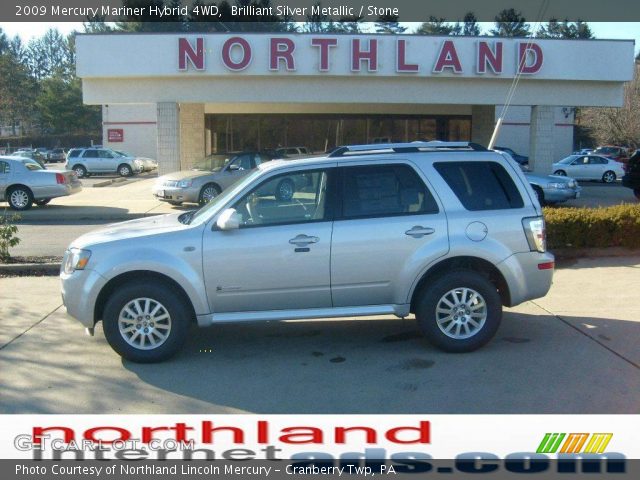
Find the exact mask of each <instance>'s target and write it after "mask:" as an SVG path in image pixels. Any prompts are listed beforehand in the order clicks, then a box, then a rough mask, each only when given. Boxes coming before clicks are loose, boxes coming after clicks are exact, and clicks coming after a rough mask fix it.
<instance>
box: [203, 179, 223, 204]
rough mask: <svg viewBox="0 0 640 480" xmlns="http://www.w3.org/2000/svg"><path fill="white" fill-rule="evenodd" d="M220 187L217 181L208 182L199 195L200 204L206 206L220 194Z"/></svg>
mask: <svg viewBox="0 0 640 480" xmlns="http://www.w3.org/2000/svg"><path fill="white" fill-rule="evenodd" d="M220 192H221V190H220V187H219V186H217V185H216V184H215V183H207V184H206V185H205V186H204V187H202V188H201V189H200V195H198V205H200V206H201V207H203V206H205V205H206V204H207V203H209V202H210V201H211V200H213V199H214V198H216V197H217V196H218V195H220Z"/></svg>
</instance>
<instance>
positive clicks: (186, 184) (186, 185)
mask: <svg viewBox="0 0 640 480" xmlns="http://www.w3.org/2000/svg"><path fill="white" fill-rule="evenodd" d="M192 184H193V180H181V181H179V182H178V187H180V188H189V187H190V186H191V185H192Z"/></svg>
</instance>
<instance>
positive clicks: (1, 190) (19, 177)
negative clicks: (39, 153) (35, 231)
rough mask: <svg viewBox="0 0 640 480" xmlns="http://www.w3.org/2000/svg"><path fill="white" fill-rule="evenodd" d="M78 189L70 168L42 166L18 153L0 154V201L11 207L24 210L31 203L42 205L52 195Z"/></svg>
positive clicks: (65, 193)
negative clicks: (9, 155)
mask: <svg viewBox="0 0 640 480" xmlns="http://www.w3.org/2000/svg"><path fill="white" fill-rule="evenodd" d="M80 190H82V184H81V183H80V180H78V177H77V176H76V174H75V173H74V172H70V171H49V170H45V169H44V168H42V167H41V166H40V164H38V162H36V161H34V160H31V159H29V158H22V157H0V201H5V202H8V203H9V206H10V207H11V208H12V209H14V210H27V209H29V208H31V206H32V205H33V203H35V204H36V205H39V206H43V205H46V204H47V203H49V202H50V201H51V199H52V198H56V197H63V196H66V195H72V194H74V193H78V192H79V191H80Z"/></svg>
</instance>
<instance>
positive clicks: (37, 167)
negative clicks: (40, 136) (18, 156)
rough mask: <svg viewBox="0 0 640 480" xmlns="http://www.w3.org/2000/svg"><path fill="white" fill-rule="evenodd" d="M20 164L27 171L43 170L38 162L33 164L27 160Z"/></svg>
mask: <svg viewBox="0 0 640 480" xmlns="http://www.w3.org/2000/svg"><path fill="white" fill-rule="evenodd" d="M22 163H23V165H24V166H25V167H27V170H44V169H43V168H42V167H41V166H40V164H39V163H38V162H35V161H33V160H31V159H28V158H25V159H24V160H22Z"/></svg>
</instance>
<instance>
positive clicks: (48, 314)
mask: <svg viewBox="0 0 640 480" xmlns="http://www.w3.org/2000/svg"><path fill="white" fill-rule="evenodd" d="M60 307H62V304H60V305H58V306H57V307H56V308H54V309H53V310H51V311H50V312H49V313H47V314H46V315H45V316H44V317H42V318H41V319H40V320H38V321H37V322H36V323H34V324H33V325H31V326H30V327H29V328H27V329H26V330H25V331H24V332H20V333H19V334H18V335H16V336H15V337H14V338H12V339H11V340H9V341H8V342H7V343H5V344H4V345H0V350H2V349H3V348H5V347H8V346H9V345H11V344H12V343H13V342H15V341H16V340H17V339H19V338H20V337H21V336H23V335H24V334H25V333H27V332H28V331H29V330H31V329H32V328H34V327H36V326H38V325H40V324H41V323H42V322H44V321H45V320H46V319H47V318H49V317H50V316H51V315H53V314H54V313H56V312H57V311H58V310H60Z"/></svg>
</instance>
